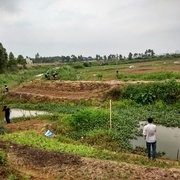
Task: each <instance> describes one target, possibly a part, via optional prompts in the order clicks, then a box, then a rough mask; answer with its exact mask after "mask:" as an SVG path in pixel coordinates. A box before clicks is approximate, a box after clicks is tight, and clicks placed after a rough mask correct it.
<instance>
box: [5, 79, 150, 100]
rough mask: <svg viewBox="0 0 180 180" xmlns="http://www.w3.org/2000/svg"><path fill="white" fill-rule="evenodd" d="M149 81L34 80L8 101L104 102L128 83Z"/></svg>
mask: <svg viewBox="0 0 180 180" xmlns="http://www.w3.org/2000/svg"><path fill="white" fill-rule="evenodd" d="M147 82H149V81H131V82H122V81H114V80H113V81H103V82H102V81H57V80H56V81H53V80H51V81H41V80H38V79H36V80H33V81H31V82H29V83H27V84H26V85H23V86H20V87H18V88H16V89H13V90H11V91H10V92H9V93H8V94H6V99H8V98H10V99H16V100H17V99H19V100H20V101H21V102H29V101H31V102H32V101H34V102H35V101H38V102H47V101H55V102H66V101H68V102H70V101H71V102H72V101H74V102H77V101H81V100H85V101H86V100H93V99H96V100H99V101H101V100H103V99H104V98H105V97H106V96H107V94H108V93H109V92H110V91H112V90H113V89H116V88H117V87H120V88H121V87H123V86H124V85H125V84H127V83H131V84H132V83H147Z"/></svg>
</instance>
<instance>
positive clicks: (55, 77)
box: [53, 71, 58, 79]
mask: <svg viewBox="0 0 180 180" xmlns="http://www.w3.org/2000/svg"><path fill="white" fill-rule="evenodd" d="M57 75H58V73H57V72H56V71H55V72H54V73H53V79H57Z"/></svg>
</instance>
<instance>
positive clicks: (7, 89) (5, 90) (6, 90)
mask: <svg viewBox="0 0 180 180" xmlns="http://www.w3.org/2000/svg"><path fill="white" fill-rule="evenodd" d="M8 92H9V88H8V87H7V85H5V88H4V91H3V93H4V94H6V93H8Z"/></svg>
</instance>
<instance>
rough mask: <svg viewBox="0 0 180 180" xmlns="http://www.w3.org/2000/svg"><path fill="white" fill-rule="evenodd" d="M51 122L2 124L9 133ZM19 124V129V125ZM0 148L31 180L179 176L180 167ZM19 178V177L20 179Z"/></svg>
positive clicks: (0, 173) (0, 170) (0, 172)
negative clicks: (143, 164)
mask: <svg viewBox="0 0 180 180" xmlns="http://www.w3.org/2000/svg"><path fill="white" fill-rule="evenodd" d="M47 124H49V125H50V124H51V122H48V121H46V120H44V121H43V120H29V121H25V122H17V123H11V124H5V125H4V127H5V128H6V129H11V132H14V131H17V130H20V131H24V130H29V129H35V130H37V131H38V132H39V131H40V133H41V131H42V129H43V127H44V126H45V125H47ZM18 127H20V129H19V128H18ZM0 149H1V150H4V151H5V152H6V153H7V159H8V164H10V165H11V166H12V167H13V168H14V169H15V170H16V171H19V172H21V173H23V174H24V175H26V177H27V176H28V177H29V179H32V180H43V179H44V180H47V179H51V180H56V179H57V180H58V179H65V180H71V179H79V180H81V179H82V180H83V179H94V180H95V179H102V180H104V179H112V180H121V179H130V180H134V179H147V180H151V179H152V180H174V179H177V180H178V179H180V169H161V168H157V167H145V166H138V165H133V164H127V163H123V162H122V163H118V162H113V161H108V160H97V159H90V158H83V157H79V156H75V155H72V154H68V153H60V152H53V151H46V150H42V149H38V148H34V147H30V146H23V145H18V144H15V143H9V142H7V141H2V140H0ZM5 173H6V171H5V168H4V167H3V166H2V165H1V166H0V178H1V179H3V178H4V177H5ZM20 179H21V178H20Z"/></svg>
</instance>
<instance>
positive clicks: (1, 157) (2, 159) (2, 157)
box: [0, 151, 6, 164]
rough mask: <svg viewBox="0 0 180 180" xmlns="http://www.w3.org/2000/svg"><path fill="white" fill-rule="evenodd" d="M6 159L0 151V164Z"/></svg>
mask: <svg viewBox="0 0 180 180" xmlns="http://www.w3.org/2000/svg"><path fill="white" fill-rule="evenodd" d="M5 161H6V154H5V153H4V152H3V151H0V164H4V163H5Z"/></svg>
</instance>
